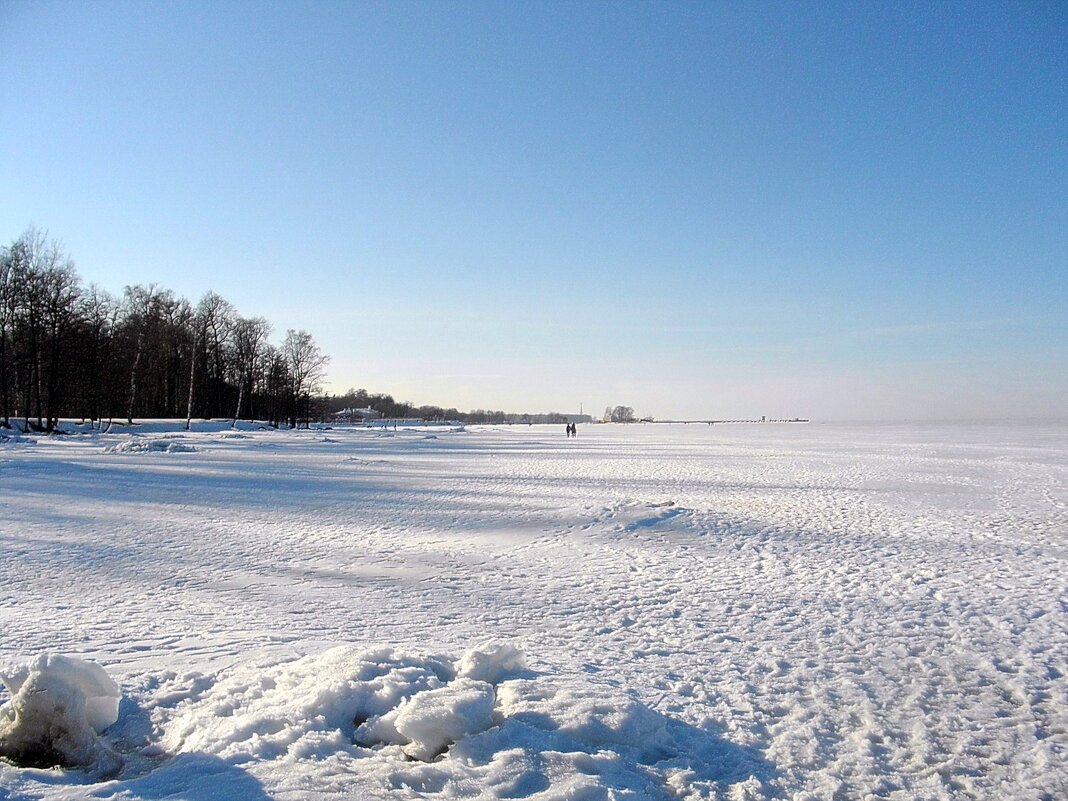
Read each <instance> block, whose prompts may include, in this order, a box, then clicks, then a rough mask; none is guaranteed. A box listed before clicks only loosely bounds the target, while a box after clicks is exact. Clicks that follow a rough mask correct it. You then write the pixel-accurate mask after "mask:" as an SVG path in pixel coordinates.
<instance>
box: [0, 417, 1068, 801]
mask: <svg viewBox="0 0 1068 801" xmlns="http://www.w3.org/2000/svg"><path fill="white" fill-rule="evenodd" d="M184 423H185V421H150V422H144V423H140V424H137V425H134V426H120V425H114V426H112V427H111V429H110V431H107V432H101V431H97V430H92V429H91V428H90V427H89V426H77V425H71V424H65V428H66V430H67V431H68V432H69V433H68V434H67V435H64V436H56V437H49V436H44V435H39V434H34V433H32V432H30V433H20V434H19V435H18V436H16V437H7V438H0V547H2V548H3V554H4V558H3V559H0V662H3V663H5V664H11V665H15V666H16V667H15V668H12V669H9V670H7V671H0V672H2V673H3V674H4V683H5V687H6V689H4V690H3V691H2V692H0V703H3V704H4V706H3V709H2V711H0V732H2V736H0V743H2V745H0V749H2V751H0V799H4V801H30V799H33V800H34V801H37V800H38V799H40V800H42V801H58V800H60V799H63V800H64V801H73V799H84V798H86V797H91V798H97V799H114V801H120V800H121V801H139V800H141V799H144V800H145V801H147V800H148V799H161V798H182V799H190V800H191V801H207V800H208V799H233V800H234V801H263V800H264V799H280V800H282V801H321V800H322V799H332V798H359V799H365V798H366V799H412V798H432V799H441V801H447V800H449V799H459V798H475V799H498V798H527V799H533V801H550V800H555V799H651V800H660V799H664V800H665V801H666V800H667V799H672V800H673V801H677V799H725V800H726V801H741V800H742V799H747V800H749V801H762V800H763V799H789V800H790V801H817V800H819V801H822V800H823V799H839V800H841V801H847V800H848V801H851V800H852V799H887V800H888V801H913V800H914V799H924V800H925V801H958V800H960V801H963V800H964V799H994V798H996V799H999V801H1002V800H1003V801H1051V800H1052V799H1060V798H1068V767H1066V766H1068V656H1066V655H1068V604H1066V601H1065V599H1066V598H1068V569H1066V567H1068V566H1066V560H1068V543H1066V540H1065V537H1066V532H1068V493H1066V483H1068V482H1066V477H1068V425H1065V424H1064V423H1035V422H1020V423H999V424H991V423H986V424H971V423H957V424H941V425H888V424H885V425H859V424H858V425H819V424H811V425H748V426H746V425H738V426H720V425H717V426H711V427H709V426H682V425H678V426H676V425H649V426H641V425H633V426H622V425H600V426H595V425H591V426H584V427H580V430H579V436H578V437H577V438H572V439H568V438H565V437H564V435H563V432H562V427H560V428H559V429H558V428H557V427H556V426H516V427H507V426H499V427H494V426H467V427H466V428H465V429H463V430H461V429H460V428H458V427H457V428H453V429H450V428H448V427H446V426H437V427H434V428H429V427H418V426H403V425H402V426H399V427H398V428H397V430H396V431H393V430H390V431H388V432H386V431H384V430H383V429H367V428H362V427H345V426H334V427H332V428H331V429H330V430H329V431H314V430H313V431H272V430H265V429H263V428H262V427H260V426H257V425H255V424H239V425H238V426H237V430H236V431H235V430H234V429H233V428H232V427H231V426H230V423H229V421H226V422H222V421H216V422H207V421H204V422H198V423H195V424H194V426H193V429H192V430H191V431H184V430H183V429H184ZM428 436H431V437H435V436H436V439H435V438H428ZM170 445H178V446H181V449H190V450H194V449H195V455H191V456H190V457H189V458H166V454H167V453H172V452H173V451H172V450H171V449H170ZM161 454H163V457H162V458H161ZM56 654H64V655H66V656H65V657H60V656H56ZM93 663H95V664H93ZM100 666H102V668H103V669H101V667H100ZM105 671H106V673H105ZM108 676H111V677H113V678H114V679H115V680H116V681H117V682H118V685H119V686H120V687H121V700H120V693H119V692H118V691H117V690H116V688H115V687H114V685H113V684H112V683H111V679H108V678H107V677H108ZM116 715H117V717H116ZM109 722H110V725H109ZM57 765H59V766H63V767H55V766H57Z"/></svg>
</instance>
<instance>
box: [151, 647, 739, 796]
mask: <svg viewBox="0 0 1068 801" xmlns="http://www.w3.org/2000/svg"><path fill="white" fill-rule="evenodd" d="M522 665H523V657H522V654H521V653H520V652H519V650H518V649H517V648H515V647H514V646H512V645H510V644H507V643H501V642H487V643H483V644H481V645H479V646H478V647H476V648H472V649H471V650H469V651H468V652H467V653H465V654H463V655H462V656H461V657H460V658H459V659H457V660H455V662H454V661H453V660H450V659H448V658H445V657H441V656H425V655H413V654H405V653H399V652H396V651H394V650H393V649H389V648H384V649H379V650H371V651H366V650H359V649H357V648H354V647H348V646H342V647H337V648H333V649H331V650H329V651H326V652H324V653H321V654H316V655H312V656H306V657H304V658H302V659H298V660H296V661H293V662H289V663H284V664H281V665H273V666H267V667H261V668H255V667H248V668H240V669H237V670H236V671H235V672H234V673H233V674H232V675H231V676H230V677H229V678H227V679H225V680H223V681H220V682H218V683H217V684H216V685H215V686H214V688H212V689H211V690H209V691H208V692H206V693H205V694H204V695H201V696H198V697H197V698H196V699H195V700H190V701H189V702H187V703H185V704H183V705H181V706H179V707H178V708H177V709H175V710H174V716H173V717H172V718H171V719H170V720H169V721H166V722H165V723H164V726H163V731H164V741H163V742H162V743H161V745H162V746H163V747H164V748H166V749H167V750H169V751H171V752H172V753H174V752H178V753H186V754H191V755H198V756H199V757H209V756H210V757H211V758H217V759H221V760H225V761H226V762H228V763H230V764H234V765H244V764H248V763H251V762H258V763H260V764H261V765H262V767H261V768H258V769H257V775H263V776H266V775H268V774H272V775H273V774H275V773H277V775H278V776H280V777H282V776H290V775H291V773H292V771H293V769H294V766H295V765H296V764H298V763H299V764H301V765H311V764H316V765H320V766H323V770H327V766H329V772H330V774H331V775H336V776H338V777H346V776H347V777H349V778H347V779H345V782H347V784H345V785H344V786H346V787H349V786H351V782H352V781H353V779H354V778H355V779H356V780H357V781H360V782H364V783H365V786H367V787H373V786H378V787H381V788H383V789H384V790H388V789H397V788H403V787H408V788H413V789H415V790H418V791H419V792H423V793H425V792H443V788H453V789H455V788H461V787H466V788H468V789H471V788H480V791H481V792H482V796H480V797H487V798H497V797H504V798H512V797H526V796H535V797H537V798H538V799H544V800H545V801H548V800H549V799H558V798H559V799H564V798H580V797H581V798H591V799H597V798H604V799H609V798H617V797H618V798H623V797H633V798H647V799H665V800H666V799H677V798H685V797H695V798H696V797H709V795H710V794H712V795H713V796H714V794H715V787H716V786H718V785H719V784H720V783H722V782H724V781H728V782H735V781H738V780H740V779H746V780H749V778H750V777H752V776H753V775H754V774H755V773H758V772H759V770H758V767H759V766H758V765H757V763H756V762H752V763H751V764H750V762H751V760H749V758H748V757H747V756H746V755H745V754H744V753H741V752H740V751H739V749H738V747H737V746H734V745H732V744H730V743H727V742H726V741H724V740H721V739H719V738H718V737H716V736H715V735H713V734H710V733H709V732H706V731H703V730H700V729H697V728H695V727H693V726H689V725H687V724H685V723H682V722H680V721H677V720H674V719H672V718H669V717H667V716H665V715H662V714H660V713H659V712H656V711H654V710H652V709H650V708H649V707H647V706H645V705H643V704H641V703H639V702H638V701H636V700H634V699H633V698H631V697H629V696H627V695H624V694H622V693H619V692H618V691H614V690H610V691H608V693H609V694H608V695H606V694H605V691H604V688H590V687H588V686H586V685H584V684H582V683H581V682H579V684H578V685H577V686H576V685H574V684H572V686H562V685H560V684H558V683H556V682H554V681H553V680H552V679H550V678H548V677H539V678H526V677H516V675H515V673H514V671H517V670H519V669H521V667H522ZM272 765H273V766H274V767H271V766H272ZM731 766H733V767H731ZM287 781H288V780H287ZM339 781H341V779H340V778H339ZM753 781H758V780H757V779H755V778H754V779H753ZM435 788H436V789H435ZM339 791H340V787H339ZM446 795H448V793H446Z"/></svg>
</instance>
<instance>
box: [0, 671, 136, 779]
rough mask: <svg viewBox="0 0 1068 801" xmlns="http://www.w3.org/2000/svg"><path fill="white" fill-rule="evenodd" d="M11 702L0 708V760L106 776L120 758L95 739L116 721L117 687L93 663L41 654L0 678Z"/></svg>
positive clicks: (113, 771)
mask: <svg viewBox="0 0 1068 801" xmlns="http://www.w3.org/2000/svg"><path fill="white" fill-rule="evenodd" d="M0 681H2V682H3V684H4V686H5V687H7V689H8V691H9V692H10V693H11V701H10V702H9V703H7V704H5V705H4V706H3V707H0V756H2V757H4V758H6V759H9V760H10V761H12V762H14V763H15V764H17V765H22V766H24V767H36V768H50V767H56V766H58V767H63V768H80V769H83V770H85V771H86V772H87V773H88V774H90V775H91V776H94V777H98V778H103V777H106V776H112V775H115V774H116V773H118V772H119V770H120V769H121V768H122V760H121V759H119V757H118V755H117V754H115V752H114V751H112V750H111V748H110V747H108V746H107V745H106V744H105V743H104V742H103V741H101V739H100V738H99V737H98V736H97V735H98V734H99V733H100V732H102V731H104V729H106V728H107V727H108V726H110V725H111V724H112V723H114V722H115V721H116V720H117V719H118V715H119V697H120V693H119V688H118V685H117V684H115V682H114V681H112V680H111V678H110V677H109V676H108V675H107V673H105V672H104V669H103V668H102V667H100V665H97V664H95V663H93V662H86V661H84V660H82V659H75V658H73V657H67V656H59V655H56V654H42V655H40V656H38V657H37V658H36V659H35V660H34V661H33V662H32V663H30V664H29V665H25V666H22V667H19V668H16V669H14V670H11V671H6V672H4V673H3V674H0Z"/></svg>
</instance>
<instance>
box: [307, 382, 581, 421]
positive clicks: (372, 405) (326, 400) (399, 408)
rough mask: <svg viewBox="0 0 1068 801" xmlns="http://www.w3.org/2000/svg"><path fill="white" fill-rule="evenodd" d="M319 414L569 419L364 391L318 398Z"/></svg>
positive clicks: (555, 414)
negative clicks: (418, 402) (362, 412)
mask: <svg viewBox="0 0 1068 801" xmlns="http://www.w3.org/2000/svg"><path fill="white" fill-rule="evenodd" d="M318 408H319V410H320V411H319V415H320V419H322V420H329V419H331V418H332V417H333V416H334V415H337V414H338V413H343V412H345V411H346V410H349V411H351V410H353V409H371V410H373V411H375V412H377V413H378V416H379V417H381V418H383V419H386V420H397V419H417V420H428V421H433V420H448V421H455V422H462V423H472V424H476V423H498V424H500V423H513V424H527V423H559V424H561V425H562V424H564V423H566V422H568V420H569V419H571V418H570V417H569V416H568V415H566V414H560V413H559V412H548V413H546V414H518V413H515V412H502V411H487V410H485V409H472V410H471V411H469V412H461V411H459V410H457V409H456V408H455V407H449V408H445V407H443V406H434V405H423V406H417V405H416V404H414V403H411V402H410V401H397V400H394V399H393V396H392V395H387V394H385V393H381V392H376V393H370V392H368V391H367V390H366V389H350V390H349V391H348V392H346V393H345V394H343V395H327V396H324V397H323V398H321V399H319V402H318ZM341 416H342V418H350V419H351V418H352V417H353V416H351V415H348V414H342V415H341ZM585 419H587V420H588V419H589V418H585Z"/></svg>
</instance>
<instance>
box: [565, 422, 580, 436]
mask: <svg viewBox="0 0 1068 801" xmlns="http://www.w3.org/2000/svg"><path fill="white" fill-rule="evenodd" d="M567 435H568V436H569V437H577V436H578V423H568V424H567Z"/></svg>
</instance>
